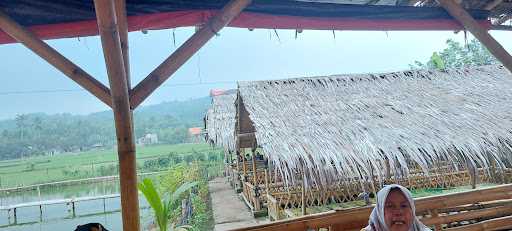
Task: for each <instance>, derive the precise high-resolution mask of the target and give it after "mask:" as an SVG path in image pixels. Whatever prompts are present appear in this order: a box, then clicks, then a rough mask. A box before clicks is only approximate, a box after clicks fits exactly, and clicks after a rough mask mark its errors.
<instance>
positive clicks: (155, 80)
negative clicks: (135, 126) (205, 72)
mask: <svg viewBox="0 0 512 231" xmlns="http://www.w3.org/2000/svg"><path fill="white" fill-rule="evenodd" d="M250 3H251V0H231V1H230V2H229V3H228V4H227V5H226V6H224V8H222V10H221V11H220V12H219V13H218V14H217V15H215V17H213V18H212V19H210V20H209V21H208V22H207V23H206V24H205V26H203V27H202V28H201V29H200V30H199V31H197V32H196V33H194V35H192V37H190V38H189V39H188V40H187V41H186V42H185V43H183V45H181V46H180V47H179V48H178V49H177V50H176V51H175V52H174V53H173V54H171V55H170V56H169V57H168V58H167V59H166V60H165V61H164V62H163V63H162V64H160V65H159V66H158V67H157V68H156V69H155V70H153V71H152V72H151V73H150V74H149V75H148V76H147V77H146V78H144V80H142V81H141V82H140V83H139V84H137V86H135V88H134V89H133V91H132V93H131V95H130V102H131V106H132V108H133V109H135V108H137V106H139V105H140V103H142V101H144V100H145V99H146V98H147V97H148V96H149V95H151V93H152V92H153V91H155V90H156V88H158V87H159V86H160V85H162V84H163V83H164V82H165V80H167V79H168V78H169V77H170V76H171V75H172V74H174V73H175V72H176V71H177V70H178V69H179V68H180V67H181V66H182V65H183V64H184V63H185V62H186V61H187V60H188V59H189V58H190V57H192V56H193V55H194V54H195V53H196V52H197V51H198V50H199V49H201V47H203V46H204V45H205V44H206V43H207V42H208V41H209V40H210V39H211V38H212V37H213V36H215V35H216V34H217V33H218V32H219V31H220V30H221V29H222V28H224V26H226V25H227V24H229V22H231V20H233V18H235V17H236V16H237V15H238V14H240V12H242V10H243V9H244V8H245V7H246V6H248V5H249V4H250Z"/></svg>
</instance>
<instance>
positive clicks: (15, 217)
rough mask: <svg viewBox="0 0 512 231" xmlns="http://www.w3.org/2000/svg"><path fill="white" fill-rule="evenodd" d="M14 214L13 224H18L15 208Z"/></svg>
mask: <svg viewBox="0 0 512 231" xmlns="http://www.w3.org/2000/svg"><path fill="white" fill-rule="evenodd" d="M13 214H14V224H18V214H17V213H16V208H14V209H13Z"/></svg>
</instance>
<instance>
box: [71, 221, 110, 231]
mask: <svg viewBox="0 0 512 231" xmlns="http://www.w3.org/2000/svg"><path fill="white" fill-rule="evenodd" d="M75 231H108V229H105V227H103V225H101V224H100V223H89V224H85V225H79V226H77V227H76V229H75Z"/></svg>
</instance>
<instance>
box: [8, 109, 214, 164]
mask: <svg viewBox="0 0 512 231" xmlns="http://www.w3.org/2000/svg"><path fill="white" fill-rule="evenodd" d="M208 100H209V99H202V100H201V101H200V102H201V104H198V103H197V100H196V101H192V103H189V104H188V105H186V104H184V103H180V104H179V106H180V107H181V108H178V107H176V108H175V109H173V110H174V111H170V110H167V109H162V108H165V107H166V106H167V107H168V106H169V105H162V106H161V107H158V106H156V107H155V106H153V107H152V108H149V109H148V110H142V111H141V112H140V113H135V114H134V126H135V127H134V132H135V136H136V138H139V137H142V136H144V135H145V134H147V133H152V134H157V135H158V141H159V143H163V144H176V143H184V142H187V141H188V128H190V127H201V126H203V125H202V121H203V120H202V116H203V115H204V113H205V112H206V109H207V104H205V103H204V102H208ZM182 107H187V108H182ZM176 111H177V112H176ZM115 144H116V136H115V128H114V120H113V116H112V113H111V112H101V113H95V114H91V115H87V116H83V115H71V114H56V115H46V114H42V113H34V114H19V115H17V116H16V117H15V118H14V119H10V120H4V121H0V160H1V159H15V158H24V157H29V156H34V155H48V154H52V153H58V152H75V151H85V150H89V149H91V148H102V147H103V148H111V147H112V146H113V145H115Z"/></svg>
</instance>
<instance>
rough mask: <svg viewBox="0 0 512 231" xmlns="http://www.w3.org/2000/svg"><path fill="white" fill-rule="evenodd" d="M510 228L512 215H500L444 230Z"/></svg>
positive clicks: (466, 230)
mask: <svg viewBox="0 0 512 231" xmlns="http://www.w3.org/2000/svg"><path fill="white" fill-rule="evenodd" d="M510 229H512V216H506V217H500V218H496V219H491V220H487V221H482V222H478V223H476V224H471V225H464V226H460V227H456V228H449V229H445V230H446V231H487V230H510Z"/></svg>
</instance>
